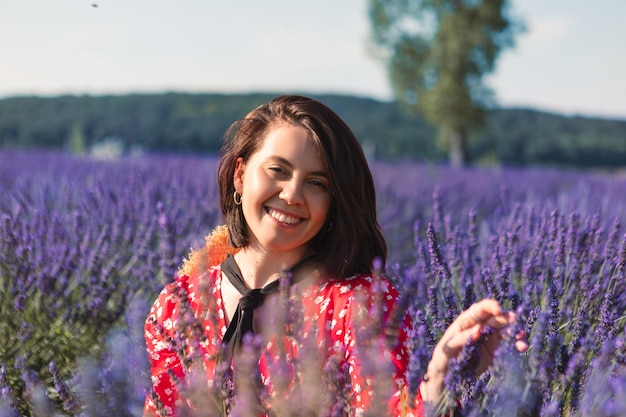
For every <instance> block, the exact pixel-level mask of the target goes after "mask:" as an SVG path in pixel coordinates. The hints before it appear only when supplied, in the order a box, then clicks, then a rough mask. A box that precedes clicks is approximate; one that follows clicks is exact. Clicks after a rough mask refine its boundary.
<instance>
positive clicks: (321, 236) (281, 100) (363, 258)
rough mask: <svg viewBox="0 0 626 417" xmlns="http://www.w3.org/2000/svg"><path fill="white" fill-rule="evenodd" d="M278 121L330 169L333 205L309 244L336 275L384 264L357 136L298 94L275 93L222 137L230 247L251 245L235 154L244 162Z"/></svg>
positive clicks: (372, 195) (323, 107)
mask: <svg viewBox="0 0 626 417" xmlns="http://www.w3.org/2000/svg"><path fill="white" fill-rule="evenodd" d="M278 122H286V123H289V124H291V125H297V126H301V127H303V128H304V129H305V130H306V131H307V132H308V135H309V137H310V138H311V139H312V140H313V141H314V142H315V143H316V145H317V146H318V147H319V148H320V150H321V154H322V156H323V158H324V162H325V163H326V166H327V169H328V174H329V179H330V183H331V184H330V190H331V191H332V202H331V207H330V210H329V213H328V219H327V222H326V226H325V227H323V228H322V230H321V231H320V232H319V233H318V234H317V235H316V236H315V237H314V238H313V239H312V240H311V242H310V245H311V247H312V248H313V249H314V250H315V251H317V254H318V258H319V259H321V260H323V262H324V264H325V267H326V269H327V272H328V273H329V274H330V275H331V276H332V277H335V278H345V277H348V276H351V275H354V274H358V273H368V272H370V270H371V266H372V261H373V260H374V258H377V257H378V258H380V259H381V260H382V264H383V267H384V262H385V259H386V256H387V244H386V242H385V238H384V236H383V234H382V231H381V229H380V226H379V225H378V221H377V219H376V194H375V189H374V181H373V178H372V174H371V172H370V169H369V167H368V165H367V161H366V159H365V156H364V155H363V151H362V150H361V147H360V145H359V143H358V141H357V139H356V138H355V136H354V134H353V133H352V131H351V130H350V128H349V127H348V125H346V123H345V122H344V121H343V120H342V119H341V118H340V117H339V116H338V115H337V114H336V113H335V112H334V111H333V110H331V109H330V108H329V107H327V106H326V105H324V104H322V103H320V102H319V101H317V100H314V99H311V98H308V97H302V96H296V95H287V96H280V97H276V98H275V99H273V100H271V101H270V102H268V103H266V104H264V105H262V106H259V107H257V108H256V109H254V110H252V111H251V112H250V113H248V115H247V116H245V117H244V118H242V119H240V120H238V121H236V122H235V123H233V125H232V126H231V127H230V128H229V129H228V130H227V131H226V133H225V135H224V142H223V144H222V148H221V158H220V164H219V168H218V182H219V187H220V206H221V209H222V214H223V215H224V217H225V220H226V224H227V226H228V231H229V241H230V243H231V245H233V246H234V247H243V246H246V245H247V244H248V243H249V239H248V235H247V227H246V221H245V219H244V216H243V212H242V210H241V206H238V205H235V203H234V201H233V194H234V192H235V186H234V179H233V177H234V173H235V166H236V162H237V158H240V157H241V158H243V161H244V163H245V162H246V161H248V159H249V158H250V157H251V156H252V154H254V152H256V151H257V150H258V149H259V148H260V147H261V145H262V143H263V140H264V139H265V137H266V135H267V133H268V131H269V130H270V129H271V128H272V126H273V125H275V124H276V123H278ZM329 229H330V230H329Z"/></svg>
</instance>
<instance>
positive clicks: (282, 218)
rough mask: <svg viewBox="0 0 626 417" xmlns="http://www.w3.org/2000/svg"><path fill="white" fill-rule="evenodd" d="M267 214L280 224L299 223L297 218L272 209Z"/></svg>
mask: <svg viewBox="0 0 626 417" xmlns="http://www.w3.org/2000/svg"><path fill="white" fill-rule="evenodd" d="M268 213H269V215H270V216H272V218H274V219H276V220H278V221H279V222H281V223H287V224H295V223H298V222H299V221H300V218H299V217H293V216H287V215H286V214H283V213H279V212H277V211H275V210H272V209H269V210H268Z"/></svg>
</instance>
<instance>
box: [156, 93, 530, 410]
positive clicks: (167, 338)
mask: <svg viewBox="0 0 626 417" xmlns="http://www.w3.org/2000/svg"><path fill="white" fill-rule="evenodd" d="M218 181H219V186H220V204H221V209H222V213H223V215H224V218H225V223H226V225H225V226H223V227H219V228H217V229H216V230H215V231H214V232H213V233H212V234H211V235H210V236H209V237H207V244H206V246H205V247H204V248H202V249H199V250H196V251H194V252H192V254H191V255H190V257H189V259H188V260H187V261H186V262H185V265H184V266H183V268H182V269H181V273H180V274H179V276H178V277H177V279H176V280H175V281H174V282H173V283H171V284H169V285H168V286H166V288H165V289H164V290H163V292H162V293H161V294H160V295H159V297H158V299H157V300H156V301H155V303H154V305H153V308H152V310H151V312H150V314H149V316H148V319H147V321H146V342H147V348H148V351H149V354H150V360H151V373H152V382H153V385H154V391H153V393H152V395H150V396H148V398H147V400H146V406H145V411H146V414H148V415H155V414H156V415H158V414H159V413H161V414H162V415H177V414H179V413H180V410H181V409H182V408H185V409H187V408H190V409H191V410H192V411H193V412H195V413H197V415H214V413H223V414H227V413H229V412H230V411H232V410H233V407H235V408H236V407H240V409H242V408H243V407H244V404H245V406H246V407H248V408H249V409H253V410H254V412H253V414H252V415H254V413H257V414H256V415H258V414H274V415H282V413H281V408H280V407H281V406H284V404H283V405H281V400H282V401H283V402H285V401H288V400H287V399H286V398H287V393H291V397H290V398H291V400H290V401H292V402H293V401H294V398H297V399H298V400H297V401H301V403H300V404H298V406H301V407H303V409H302V414H306V413H307V412H313V413H314V414H315V413H319V412H320V410H322V409H326V410H329V411H328V412H330V413H338V414H347V415H354V414H359V413H361V412H363V411H366V410H368V411H371V410H372V407H380V401H379V398H376V396H377V395H381V394H380V392H385V393H389V396H388V398H386V400H389V401H388V403H386V404H385V406H384V409H385V413H389V414H395V415H400V414H401V413H403V412H407V410H408V411H410V412H412V413H414V414H417V415H419V414H422V413H423V406H424V404H435V403H436V402H437V401H438V399H439V397H440V395H441V393H442V391H443V387H444V382H443V381H444V377H445V373H446V370H447V367H448V363H449V361H450V360H451V359H452V358H454V357H455V356H456V355H457V354H458V353H459V352H460V350H461V348H462V347H463V345H464V344H465V343H466V342H467V340H468V339H470V338H471V339H472V340H474V341H477V340H478V338H479V337H480V333H481V330H482V328H483V327H484V326H490V327H492V328H495V329H503V330H504V329H506V328H507V327H508V326H509V325H510V324H511V323H513V322H514V320H515V315H514V314H513V313H510V312H503V311H502V310H501V308H500V306H499V304H498V303H497V302H495V301H493V300H483V301H481V302H478V303H476V304H474V305H473V306H472V308H470V309H469V310H467V311H465V312H463V313H461V314H460V315H459V317H458V318H457V319H456V320H455V321H454V322H453V323H452V324H451V326H450V327H449V328H448V329H447V331H446V332H445V334H444V336H443V337H442V339H441V341H440V342H439V344H438V345H437V346H436V348H435V350H434V351H433V355H432V360H431V362H430V363H429V365H428V372H427V374H426V376H425V377H424V378H423V380H422V382H421V385H420V389H419V392H418V395H417V397H416V398H415V399H411V400H410V401H407V397H406V389H405V385H406V381H405V373H406V367H407V362H408V352H407V348H406V338H407V333H406V329H407V327H408V325H409V318H408V317H402V315H400V320H399V321H398V320H395V319H394V317H397V316H398V314H396V313H395V311H394V307H395V306H396V305H397V301H398V293H397V292H396V290H395V289H394V288H393V286H392V285H391V284H390V283H389V281H387V280H386V279H384V278H381V277H379V276H378V275H377V274H376V273H372V268H371V266H372V262H375V263H378V264H380V265H378V268H379V269H380V270H382V269H383V268H384V259H385V257H386V252H387V246H386V243H385V239H384V237H383V234H382V232H381V230H380V227H379V225H378V222H377V219H376V199H375V191H374V183H373V180H372V175H371V173H370V170H369V168H368V165H367V162H366V160H365V158H364V156H363V153H362V151H361V148H360V146H359V144H358V141H357V140H356V138H355V137H354V135H353V134H352V132H351V131H350V129H349V128H348V126H347V125H346V124H345V123H344V122H343V121H342V120H341V119H340V118H339V117H338V116H337V115H336V114H335V113H334V112H333V111H332V110H331V109H329V108H328V107H326V106H325V105H323V104H322V103H320V102H318V101H316V100H313V99H310V98H306V97H301V96H282V97H278V98H276V99H274V100H272V101H270V102H269V103H267V104H265V105H262V106H260V107H258V108H257V109H255V110H253V111H252V112H250V113H249V114H248V115H247V116H246V117H245V118H243V119H241V120H239V121H238V122H236V123H234V124H233V126H231V128H230V129H229V130H228V131H227V132H226V135H225V140H224V144H223V146H222V151H221V159H220V165H219V171H218ZM281 276H282V277H283V278H284V279H282V280H279V278H280V277H281ZM286 282H288V283H289V284H290V285H289V286H287V285H286V284H285V283H286ZM281 283H282V288H281ZM287 287H288V288H287ZM279 289H280V290H282V292H283V293H285V292H288V293H289V294H290V295H291V298H285V297H283V298H281V294H280V292H281V291H279ZM281 300H282V301H281ZM285 300H291V301H292V302H293V301H294V300H295V301H296V302H297V304H298V305H299V306H301V310H299V311H300V313H299V314H301V316H300V320H299V321H298V320H295V321H294V320H291V327H290V329H291V330H285V322H286V321H285V320H284V315H285V306H286V305H291V306H292V307H293V305H294V304H293V303H292V304H288V303H285ZM277 306H278V308H275V307H277ZM373 309H378V310H376V313H374V315H373V317H374V322H375V323H377V324H376V325H375V326H370V328H368V327H367V323H366V325H365V326H363V323H364V322H363V320H362V319H361V318H360V317H361V316H362V314H359V313H365V314H372V311H373ZM280 317H282V318H283V319H282V321H281V320H279V318H280ZM277 321H278V322H279V323H278V324H276V322H277ZM294 323H296V325H294ZM287 327H289V326H287ZM290 332H291V333H290ZM364 332H365V333H367V332H369V333H368V334H367V335H366V336H365V337H364V336H363V334H364ZM296 333H297V335H296ZM496 333H497V335H500V333H502V334H504V333H505V332H504V331H503V332H496ZM251 335H255V337H254V338H252V337H251ZM303 341H309V342H310V341H313V342H312V343H309V344H308V345H307V344H305V343H304V342H303ZM373 341H376V342H373ZM499 341H500V337H491V338H490V339H489V340H488V342H486V343H482V346H481V348H482V349H483V350H486V351H487V353H489V354H492V353H493V351H494V350H495V349H496V347H497V345H498V343H499ZM379 342H380V343H379ZM306 346H314V348H306ZM526 347H527V345H526V343H525V341H524V340H523V338H519V341H518V348H519V349H520V350H524V349H525V348H526ZM304 349H307V350H306V351H307V352H308V353H311V352H314V354H313V355H312V356H315V357H316V360H315V363H316V364H317V365H318V366H317V367H316V366H313V367H308V368H307V367H305V366H302V363H303V360H302V359H303V358H304V356H305V355H304V354H303V353H302V351H303V350H304ZM251 352H253V353H251ZM372 352H375V353H373V354H372ZM246 355H247V357H248V358H249V357H252V358H253V359H252V363H253V365H254V366H252V367H251V366H250V363H249V362H248V365H247V367H245V366H244V365H245V363H246V362H245V360H244V358H245V357H246ZM372 355H373V356H372ZM489 357H491V356H490V355H483V358H489ZM373 358H376V359H373ZM382 359H385V360H386V363H388V365H389V368H388V369H387V368H381V367H380V366H379V367H378V368H377V369H378V370H379V371H380V369H384V371H383V372H378V374H377V375H375V374H374V372H373V371H372V367H373V364H374V363H376V364H378V363H379V360H382ZM277 363H283V364H285V363H287V364H290V366H291V368H289V370H287V371H285V370H284V367H283V368H280V369H279V367H278V366H277V365H276V364H277ZM488 365H489V361H486V362H485V363H483V364H481V365H480V368H481V369H479V370H477V371H478V372H480V371H482V370H483V369H484V368H486V366H488ZM377 366H378V365H377ZM244 367H245V369H246V370H245V371H242V370H243V369H244ZM303 369H304V370H307V371H306V372H309V371H310V372H312V373H311V374H309V377H310V376H311V375H317V376H319V377H320V378H322V380H324V381H326V382H327V383H329V384H330V385H333V384H334V385H333V386H334V387H335V389H334V391H333V390H325V391H324V392H325V395H321V394H320V396H319V398H318V401H319V402H318V403H317V404H316V403H315V401H313V403H306V400H305V398H309V399H310V398H311V397H313V398H315V397H316V395H309V396H307V395H300V396H297V395H295V394H294V390H295V389H296V385H297V384H296V381H299V380H302V378H303V375H304V373H306V372H305V371H303ZM311 369H313V371H311ZM315 369H317V371H315ZM331 369H335V370H342V372H343V373H341V372H339V373H335V374H334V375H335V377H333V378H331V380H332V381H331V382H328V381H329V379H328V378H329V377H328V375H330V373H325V372H323V371H320V370H325V371H326V372H328V371H329V370H331ZM237 370H239V371H240V372H239V377H238V372H237ZM385 372H386V374H387V375H388V376H389V380H388V381H387V383H386V385H385V388H384V389H382V388H381V386H382V380H380V378H379V376H380V375H381V374H384V373H385ZM242 374H245V376H246V377H245V378H241V375H242ZM198 375H201V376H200V380H201V381H202V383H200V384H198V383H197V380H198ZM255 375H257V376H255ZM285 375H289V376H290V377H289V378H287V379H289V381H288V383H287V384H285V382H284V380H285ZM342 375H343V377H345V378H344V379H343V380H342V379H341V378H342ZM233 378H234V379H233ZM192 380H193V381H192ZM190 381H191V382H192V383H190ZM333 381H334V382H333ZM193 382H195V383H193ZM304 382H305V381H304ZM339 382H340V383H339ZM198 385H200V388H198ZM337 387H339V388H337ZM341 390H346V391H344V392H343V394H344V395H343V396H341V395H338V393H337V392H338V391H341ZM202 391H206V392H210V393H211V395H205V396H204V398H206V397H209V398H210V399H209V400H207V401H203V400H202V399H200V397H202V395H199V392H200V393H202ZM244 391H246V392H248V394H250V395H249V397H250V396H251V397H253V398H254V399H255V400H254V401H250V402H249V403H246V401H245V400H243V399H242V398H243V394H241V393H243V392H244ZM281 395H282V396H283V397H284V398H282V399H281V398H278V397H280V396H281ZM386 395H387V394H383V396H386ZM216 398H218V400H215V399H216ZM233 398H234V400H233ZM344 400H345V401H344ZM305 403H306V404H305ZM250 407H252V408H250ZM315 407H318V408H317V411H311V410H313V409H315ZM305 409H306V412H305V411H304V410H305Z"/></svg>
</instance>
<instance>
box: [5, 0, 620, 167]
mask: <svg viewBox="0 0 626 417" xmlns="http://www.w3.org/2000/svg"><path fill="white" fill-rule="evenodd" d="M377 3H378V2H376V1H369V2H368V1H367V0H345V1H341V2H331V1H330V0H321V1H318V2H309V3H303V2H291V1H285V0H275V1H271V2H263V3H261V2H254V1H249V0H243V1H234V2H228V3H227V2H220V3H218V2H201V1H188V2H184V3H172V2H169V1H164V0H156V1H150V2H148V1H141V0H136V1H132V2H114V1H107V0H100V1H97V0H95V1H82V0H72V1H65V2H50V1H45V0H28V1H21V2H3V3H2V4H1V5H0V39H1V40H0V50H1V54H0V56H1V60H2V62H1V65H0V146H2V147H63V148H66V149H67V148H68V147H69V148H72V149H73V150H74V151H75V152H78V153H80V152H83V151H85V150H90V149H92V148H93V147H94V146H96V147H97V146H100V148H102V147H103V146H104V148H106V147H107V146H108V148H115V149H118V150H119V149H122V152H124V153H127V152H131V151H132V152H146V151H167V152H194V153H198V152H200V153H214V152H215V151H216V149H217V146H218V144H219V141H220V137H221V133H222V132H223V130H224V129H225V128H226V127H227V126H228V125H229V124H230V123H232V121H234V120H235V119H236V118H238V117H241V116H242V115H243V114H245V112H247V111H248V110H249V109H250V108H251V107H253V106H255V105H257V104H258V103H260V102H263V101H265V100H266V99H267V98H269V97H271V96H273V95H276V94H280V93H286V92H298V93H302V94H308V95H312V96H316V97H319V98H320V99H323V100H324V101H325V102H327V104H329V105H330V106H331V107H333V108H334V109H335V110H337V111H338V113H340V115H341V116H342V117H344V118H345V119H346V121H347V122H348V123H349V124H350V125H351V127H352V128H353V130H354V131H355V133H356V134H357V136H358V137H359V139H360V140H361V142H362V144H363V145H364V148H365V149H366V151H367V152H368V154H369V155H370V156H371V157H372V158H378V159H397V158H401V157H402V158H411V159H418V160H426V161H439V162H444V161H451V158H452V157H453V156H452V155H451V154H450V151H451V150H450V146H451V145H450V141H449V140H447V139H446V137H445V136H446V134H447V133H449V132H448V131H447V130H446V129H445V124H446V123H445V121H444V122H441V121H439V120H437V118H435V120H433V118H432V117H428V114H427V113H425V112H424V111H422V110H423V109H419V108H418V109H415V108H408V107H407V106H405V105H404V106H403V105H402V103H401V101H402V100H401V99H400V100H397V99H398V98H401V97H400V96H399V95H398V93H397V91H396V90H394V84H393V82H392V81H393V80H392V77H391V73H390V71H389V68H390V57H391V55H393V48H392V47H390V45H389V44H387V45H383V44H381V42H378V43H377V42H376V40H375V36H374V35H373V34H374V33H375V21H374V18H373V13H372V10H374V8H375V7H376V4H377ZM382 3H385V2H382ZM387 3H388V4H393V3H394V2H387ZM395 3H398V4H401V3H402V2H395ZM408 3H409V4H411V3H414V4H415V5H421V6H424V4H426V5H427V4H428V3H429V2H427V1H418V2H408ZM469 3H471V2H469ZM474 3H476V2H474ZM483 3H490V2H483ZM500 3H502V4H503V5H501V4H500ZM491 4H492V5H491V6H490V7H492V8H498V7H502V9H503V10H504V12H505V13H506V17H507V19H508V22H509V23H510V25H509V26H508V28H507V31H508V32H507V34H508V35H509V36H508V37H509V39H508V40H509V41H510V42H508V43H507V42H505V43H504V44H501V45H499V47H498V50H497V51H496V52H497V53H496V56H495V57H494V59H493V63H492V65H491V66H490V67H489V66H488V68H483V69H482V70H481V73H480V74H479V75H480V76H479V77H478V78H479V81H480V84H481V88H482V90H481V94H482V96H481V98H480V100H479V101H480V103H479V104H481V106H480V107H481V110H482V109H483V108H484V109H486V110H487V114H486V117H483V120H482V121H480V120H479V123H470V124H469V127H468V128H467V129H465V126H463V129H462V130H467V132H466V136H467V137H466V138H465V139H464V140H465V142H466V144H465V145H464V146H465V147H466V148H467V149H465V150H464V152H465V153H466V155H462V156H461V159H459V160H457V161H456V162H455V163H456V164H466V163H472V164H488V165H493V164H503V165H529V164H544V165H545V164H548V165H569V166H587V167H619V166H622V165H623V164H625V163H626V162H625V161H626V100H625V99H624V98H626V83H625V82H624V81H623V77H624V76H623V74H625V73H626V54H623V53H621V50H622V46H621V45H623V43H624V41H626V28H625V27H624V26H623V25H622V24H621V23H620V20H619V19H620V16H623V15H624V14H625V13H626V3H624V2H620V1H618V0H601V1H599V2H595V3H589V2H583V1H565V0H554V1H550V2H543V1H540V0H524V1H521V0H517V1H509V2H498V1H494V2H491ZM496 4H498V6H496ZM410 9H411V7H408V8H406V7H405V9H404V10H403V11H402V13H405V15H406V16H408V15H409V13H410V12H411V10H410ZM426 9H427V7H425V8H424V9H423V10H421V11H420V12H419V13H421V16H428V12H429V11H428V10H426ZM392 12H393V11H392ZM430 12H431V15H432V10H431V11H430ZM406 16H405V17H406ZM387 17H389V16H387ZM405 20H407V19H406V18H405ZM405 23H406V22H405ZM437 23H438V22H433V19H431V20H430V21H429V20H428V19H422V20H421V21H420V20H417V19H415V20H414V21H413V22H410V23H409V24H408V25H406V24H405V26H408V27H410V28H413V30H412V32H411V33H412V34H415V33H420V35H424V38H425V39H427V40H428V39H432V35H433V33H435V32H436V30H437V27H436V26H437ZM411 25H412V26H411ZM378 28H379V29H380V25H379V27H378ZM415 28H417V29H415ZM396 29H397V28H396ZM429 31H430V33H428V32H429ZM459 33H462V32H459ZM429 36H430V38H429ZM440 50H441V47H440ZM485 91H486V92H488V93H490V94H489V96H488V98H487V99H486V100H485V99H484V97H485V95H484V94H483V93H484V92H485ZM166 93H169V94H166ZM472 94H474V93H472ZM472 98H473V99H475V98H476V97H472ZM474 101H476V100H474ZM461 104H462V103H461ZM409 107H410V106H409ZM445 108H447V109H448V110H449V112H450V109H452V108H453V106H450V105H446V107H445ZM463 108H465V107H463ZM457 113H458V112H457ZM442 123H443V128H442ZM461 124H462V123H461ZM466 124H467V123H466ZM448 127H449V126H448ZM448 130H450V129H448ZM446 132H447V133H446ZM111 144H113V145H114V146H113V147H111V146H110V145H111Z"/></svg>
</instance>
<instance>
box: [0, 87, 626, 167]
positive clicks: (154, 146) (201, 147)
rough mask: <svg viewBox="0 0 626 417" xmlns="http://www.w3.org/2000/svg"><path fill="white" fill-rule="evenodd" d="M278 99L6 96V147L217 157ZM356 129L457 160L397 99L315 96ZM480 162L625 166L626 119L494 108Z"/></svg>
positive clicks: (0, 108) (386, 142) (395, 145)
mask: <svg viewBox="0 0 626 417" xmlns="http://www.w3.org/2000/svg"><path fill="white" fill-rule="evenodd" d="M277 94H279V93H275V94H272V93H250V94H208V93H207V94H200V93H197V94H193V93H174V92H172V93H159V94H127V95H102V96H90V95H83V96H72V95H67V96H57V97H36V96H33V97H10V98H4V99H1V100H0V148H2V147H4V148H50V149H68V150H70V151H73V152H76V153H83V152H86V151H88V150H89V149H90V148H92V147H94V146H97V145H98V144H99V143H103V142H105V141H107V140H108V141H111V140H114V141H117V142H119V143H120V144H121V146H122V147H123V149H124V150H125V151H127V152H130V151H142V152H177V153H204V154H215V153H217V152H218V150H219V147H220V144H221V140H222V135H223V133H224V131H225V130H226V129H227V128H228V126H230V124H231V123H232V122H234V121H235V120H237V119H239V118H241V117H243V116H244V115H245V114H246V113H247V112H248V111H249V110H250V109H252V108H253V107H255V106H257V105H260V104H262V103H264V102H266V101H267V100H269V99H270V98H272V97H274V96H275V95H277ZM307 95H310V96H314V97H315V98H317V99H319V100H321V101H322V102H324V103H326V104H327V105H328V106H330V107H331V108H333V109H334V110H335V111H336V112H337V113H338V114H339V115H340V116H341V117H342V118H343V119H344V120H345V121H346V122H347V123H348V124H349V125H350V127H351V128H352V130H353V131H354V133H355V135H356V137H357V138H358V139H359V140H360V142H361V144H362V146H363V148H364V150H365V151H366V153H367V154H368V156H369V157H371V158H377V159H382V160H398V159H413V160H421V161H429V162H434V163H441V162H445V161H447V159H448V153H447V151H446V150H444V149H442V148H441V147H440V146H438V142H437V128H436V127H435V126H433V125H432V124H430V123H428V122H426V121H425V120H424V118H423V117H421V116H420V115H417V114H415V113H411V112H409V111H407V110H406V109H405V108H404V106H402V105H401V104H399V103H397V102H395V101H393V102H387V101H380V100H375V99H372V98H366V97H355V96H347V95H312V94H307ZM468 148H469V149H468V151H469V152H468V155H469V159H470V161H471V162H472V163H474V164H501V165H536V164H543V165H560V166H570V167H606V168H616V167H623V166H626V120H607V119H600V118H591V117H583V116H576V117H568V116H564V115H559V114H554V113H546V112H542V111H538V110H534V109H513V108H494V109H491V110H489V111H488V112H487V116H486V123H485V124H484V125H483V127H482V128H480V129H476V130H473V131H472V132H471V133H470V135H469V147H468Z"/></svg>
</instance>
